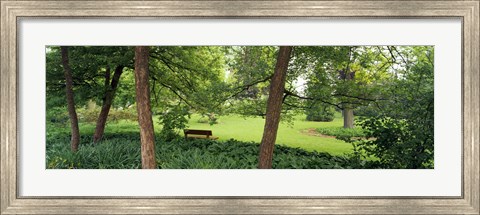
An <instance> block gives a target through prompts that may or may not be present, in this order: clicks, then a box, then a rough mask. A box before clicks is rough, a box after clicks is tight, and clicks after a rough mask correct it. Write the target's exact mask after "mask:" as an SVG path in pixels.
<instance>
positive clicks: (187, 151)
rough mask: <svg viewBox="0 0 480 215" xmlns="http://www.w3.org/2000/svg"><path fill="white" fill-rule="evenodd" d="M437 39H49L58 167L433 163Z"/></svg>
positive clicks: (50, 132)
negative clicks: (379, 42)
mask: <svg viewBox="0 0 480 215" xmlns="http://www.w3.org/2000/svg"><path fill="white" fill-rule="evenodd" d="M433 83H434V47H433V46H47V47H46V168H47V169H141V168H143V169H257V168H258V169H272V168H273V169H431V168H434V160H433V158H434V142H433V139H434V138H433V137H434V134H433V128H434V119H433V118H434V106H433V104H434V103H433V102H434V86H433Z"/></svg>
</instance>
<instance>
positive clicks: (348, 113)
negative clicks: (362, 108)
mask: <svg viewBox="0 0 480 215" xmlns="http://www.w3.org/2000/svg"><path fill="white" fill-rule="evenodd" d="M342 112H343V127H344V128H353V127H354V125H353V109H351V108H344V109H343V111H342Z"/></svg>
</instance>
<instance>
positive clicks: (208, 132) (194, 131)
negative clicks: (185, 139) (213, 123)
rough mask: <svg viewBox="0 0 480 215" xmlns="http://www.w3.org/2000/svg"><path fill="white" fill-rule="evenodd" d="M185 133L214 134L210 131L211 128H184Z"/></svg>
mask: <svg viewBox="0 0 480 215" xmlns="http://www.w3.org/2000/svg"><path fill="white" fill-rule="evenodd" d="M183 133H184V134H200V135H207V136H212V131H210V130H194V129H185V130H183Z"/></svg>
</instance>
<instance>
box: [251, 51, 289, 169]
mask: <svg viewBox="0 0 480 215" xmlns="http://www.w3.org/2000/svg"><path fill="white" fill-rule="evenodd" d="M291 52H292V47H291V46H282V47H280V50H279V51H278V57H277V63H276V65H275V72H274V74H273V77H272V81H271V83H270V92H269V95H268V100H267V114H266V117H265V127H264V129H263V137H262V143H261V144H260V154H259V157H258V168H259V169H271V168H272V160H273V149H274V147H275V140H276V139H277V130H278V124H279V122H280V112H281V110H282V100H283V93H284V90H285V78H286V76H287V69H288V61H290V55H291Z"/></svg>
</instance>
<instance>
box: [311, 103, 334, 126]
mask: <svg viewBox="0 0 480 215" xmlns="http://www.w3.org/2000/svg"><path fill="white" fill-rule="evenodd" d="M305 112H306V114H307V120H308V121H316V122H331V121H333V119H334V118H335V109H334V108H333V107H332V106H329V105H325V104H322V103H316V104H313V105H312V106H311V107H310V108H308V109H307V110H306V111H305Z"/></svg>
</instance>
